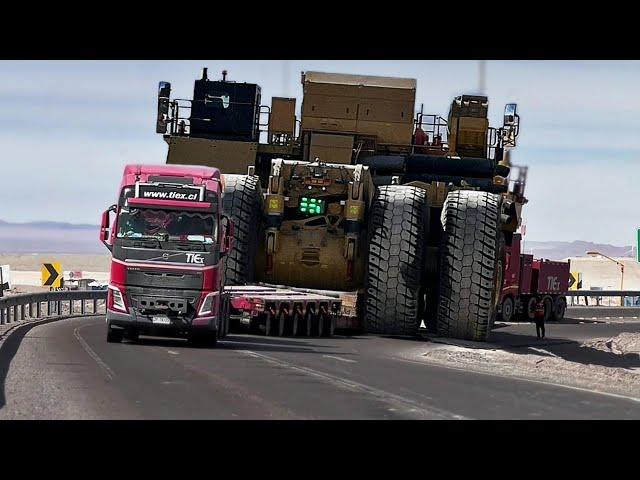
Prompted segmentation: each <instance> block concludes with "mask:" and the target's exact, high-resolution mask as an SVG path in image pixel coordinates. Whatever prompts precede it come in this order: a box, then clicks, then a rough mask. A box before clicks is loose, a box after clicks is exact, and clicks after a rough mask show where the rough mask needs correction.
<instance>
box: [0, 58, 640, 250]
mask: <svg viewBox="0 0 640 480" xmlns="http://www.w3.org/2000/svg"><path fill="white" fill-rule="evenodd" d="M203 66H207V67H209V76H210V78H217V77H218V76H219V72H220V71H221V70H222V69H227V70H228V71H229V78H230V79H232V80H237V81H247V82H257V83H259V84H260V85H261V86H262V93H263V103H264V104H269V103H270V98H271V97H272V96H296V97H298V99H299V100H298V108H299V103H300V99H301V95H302V89H301V85H300V71H302V70H320V71H329V72H344V73H359V74H371V75H388V76H401V77H410V78H416V79H417V80H418V91H417V104H418V106H419V105H420V104H421V103H424V105H425V111H429V112H434V113H439V114H441V115H443V116H446V113H447V112H448V107H449V104H450V102H451V99H452V98H453V97H454V96H455V95H458V94H461V93H474V91H475V90H476V89H477V85H478V68H477V62H475V61H423V60H421V61H319V60H314V61H305V60H299V61H297V60H290V61H288V62H287V63H286V64H284V63H283V62H281V61H267V60H259V61H216V60H201V61H0V144H1V145H2V149H1V150H0V152H1V155H2V170H1V172H2V177H1V178H2V182H1V184H0V219H4V220H8V221H16V222H22V221H32V220H53V221H64V222H74V223H98V222H99V218H100V213H101V212H102V210H103V209H104V208H105V207H106V206H108V205H110V204H111V203H113V202H114V201H115V199H116V190H117V186H118V183H119V179H120V175H121V172H122V167H123V166H124V165H125V164H126V163H135V162H141V163H164V161H165V158H166V150H167V147H166V144H165V142H164V141H163V140H162V138H161V136H159V135H157V134H156V133H155V114H156V113H155V108H156V92H157V84H158V81H160V80H166V81H170V82H171V83H172V86H173V92H172V96H174V97H181V98H189V97H190V96H191V93H192V89H193V80H194V79H195V78H196V77H197V76H198V75H199V72H200V69H201V68H202V67H203ZM286 72H288V73H289V75H288V76H285V73H286ZM486 75H487V80H486V85H487V91H488V94H489V97H490V111H489V114H490V117H491V121H492V124H500V123H501V114H502V109H503V107H504V104H505V103H508V102H517V103H518V109H519V113H520V116H521V134H520V137H519V145H518V148H517V149H516V150H515V151H514V154H513V160H514V163H518V164H524V165H528V166H529V181H528V186H527V196H528V197H529V199H530V201H529V203H528V204H527V205H526V206H525V210H524V215H525V218H526V223H527V239H529V240H559V241H572V240H590V241H595V242H605V243H612V244H616V245H628V244H631V243H633V242H634V241H635V240H634V239H635V228H636V227H637V226H638V225H640V221H639V220H638V219H637V216H636V215H635V212H634V210H635V206H636V205H637V204H638V196H639V194H638V187H637V183H638V178H640V115H638V112H639V111H640V95H639V94H638V90H637V89H638V86H639V85H640V62H638V61H628V62H613V61H587V62H584V61H581V62H578V61H535V62H532V61H489V62H487V67H486Z"/></svg>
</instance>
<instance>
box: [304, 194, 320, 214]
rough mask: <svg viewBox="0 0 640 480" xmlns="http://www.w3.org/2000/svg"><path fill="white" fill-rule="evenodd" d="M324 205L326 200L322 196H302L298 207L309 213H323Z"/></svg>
mask: <svg viewBox="0 0 640 480" xmlns="http://www.w3.org/2000/svg"><path fill="white" fill-rule="evenodd" d="M324 207H325V204H324V200H322V199H320V198H308V197H302V198H301V199H300V206H299V207H298V209H299V210H300V212H302V213H305V214H307V215H322V214H323V213H324Z"/></svg>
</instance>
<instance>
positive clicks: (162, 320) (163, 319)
mask: <svg viewBox="0 0 640 480" xmlns="http://www.w3.org/2000/svg"><path fill="white" fill-rule="evenodd" d="M151 322H152V323H159V324H161V325H171V320H170V319H169V317H160V316H159V317H153V318H152V319H151Z"/></svg>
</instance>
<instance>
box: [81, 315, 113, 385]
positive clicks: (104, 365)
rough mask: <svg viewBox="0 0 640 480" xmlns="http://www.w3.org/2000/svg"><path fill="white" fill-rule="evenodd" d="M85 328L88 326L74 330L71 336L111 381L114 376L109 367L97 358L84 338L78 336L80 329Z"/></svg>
mask: <svg viewBox="0 0 640 480" xmlns="http://www.w3.org/2000/svg"><path fill="white" fill-rule="evenodd" d="M87 326H88V325H83V326H82V327H78V328H76V329H75V330H74V331H73V336H74V337H76V339H77V340H78V342H79V343H80V345H81V346H82V348H84V351H85V352H87V354H88V355H89V356H90V357H91V358H93V360H94V361H95V362H96V363H97V364H98V366H99V367H100V368H102V370H103V371H104V373H105V374H106V375H107V377H109V380H113V377H115V376H116V374H115V373H113V370H111V368H109V365H107V364H106V363H104V362H103V361H102V359H101V358H100V357H99V356H98V354H97V353H96V352H94V351H93V349H92V348H91V347H90V346H89V344H88V343H87V342H85V340H84V338H82V336H81V335H80V329H81V328H84V327H87Z"/></svg>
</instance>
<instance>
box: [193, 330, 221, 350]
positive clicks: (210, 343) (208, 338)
mask: <svg viewBox="0 0 640 480" xmlns="http://www.w3.org/2000/svg"><path fill="white" fill-rule="evenodd" d="M189 343H190V344H191V345H192V346H194V347H201V348H207V347H209V348H215V346H216V345H217V343H218V332H217V331H215V332H191V333H190V334H189Z"/></svg>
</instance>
